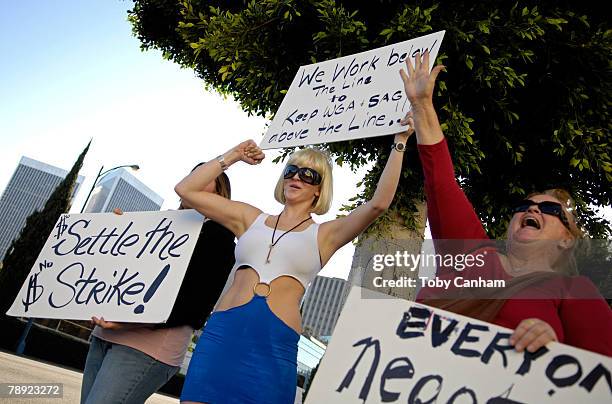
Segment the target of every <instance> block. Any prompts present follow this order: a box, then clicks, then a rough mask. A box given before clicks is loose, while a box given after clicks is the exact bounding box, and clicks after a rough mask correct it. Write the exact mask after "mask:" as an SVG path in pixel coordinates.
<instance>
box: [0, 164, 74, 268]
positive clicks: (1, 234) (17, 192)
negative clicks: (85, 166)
mask: <svg viewBox="0 0 612 404" xmlns="http://www.w3.org/2000/svg"><path fill="white" fill-rule="evenodd" d="M67 174H68V171H66V170H62V169H61V168H58V167H55V166H52V165H49V164H46V163H43V162H41V161H37V160H34V159H31V158H28V157H22V158H21V160H20V161H19V164H18V165H17V168H16V169H15V172H14V173H13V176H12V177H11V179H10V181H9V183H8V185H7V186H6V189H5V190H4V193H3V194H2V197H0V261H1V260H3V259H4V256H5V254H6V253H7V250H8V248H9V246H10V244H11V242H12V241H13V239H14V238H15V237H17V236H18V235H19V232H20V231H21V229H22V228H23V226H24V225H25V223H26V219H27V218H28V216H30V215H31V214H32V213H34V211H35V210H41V209H42V208H43V207H44V206H45V203H46V202H47V200H48V199H49V197H50V196H51V194H52V193H53V191H54V190H55V188H56V187H57V186H58V185H59V183H60V182H61V181H62V180H63V179H64V178H65V177H66V175H67ZM83 179H84V177H83V176H81V175H79V177H78V178H77V181H76V185H75V187H74V191H73V194H72V198H73V199H74V196H75V195H76V193H77V191H78V189H79V187H80V185H81V184H82V183H83Z"/></svg>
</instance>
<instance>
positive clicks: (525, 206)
mask: <svg viewBox="0 0 612 404" xmlns="http://www.w3.org/2000/svg"><path fill="white" fill-rule="evenodd" d="M534 205H535V206H537V207H538V209H539V210H540V212H542V213H544V214H545V215H551V216H556V217H558V218H559V220H561V223H563V225H564V226H565V227H567V228H568V229H569V228H570V224H569V221H568V220H567V216H566V215H565V212H564V211H563V207H562V206H561V204H560V203H557V202H551V201H543V202H534V201H532V200H530V199H525V200H524V201H520V202H517V203H516V204H514V206H513V207H512V212H513V213H518V212H527V210H529V208H530V207H532V206H534Z"/></svg>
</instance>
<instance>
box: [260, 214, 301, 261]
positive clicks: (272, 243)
mask: <svg viewBox="0 0 612 404" xmlns="http://www.w3.org/2000/svg"><path fill="white" fill-rule="evenodd" d="M283 212H284V211H281V213H279V214H278V216H277V217H276V224H275V225H274V231H273V232H272V241H271V242H270V246H269V249H268V255H267V256H266V264H269V263H270V254H271V253H272V248H274V246H275V245H276V243H278V241H279V240H280V239H281V238H283V236H284V235H285V234H287V233H289V232H291V231H293V230H295V229H297V228H298V227H299V226H300V225H302V224H303V223H306V222H307V221H309V220H310V219H312V217H310V216H308V217H307V218H306V219H304V220H302V221H301V222H299V223H298V224H296V225H295V226H293V227H292V228H290V229H289V230H287V231H286V232H284V233H283V234H281V235H280V236H279V237H278V238H277V239H276V241H274V236H275V235H276V228H277V227H278V221H279V220H280V217H281V215H282V214H283Z"/></svg>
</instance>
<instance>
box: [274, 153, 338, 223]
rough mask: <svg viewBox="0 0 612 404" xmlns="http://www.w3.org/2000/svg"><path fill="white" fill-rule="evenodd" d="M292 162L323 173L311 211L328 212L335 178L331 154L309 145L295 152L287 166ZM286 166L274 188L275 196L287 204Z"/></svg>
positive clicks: (315, 212) (319, 213)
mask: <svg viewBox="0 0 612 404" xmlns="http://www.w3.org/2000/svg"><path fill="white" fill-rule="evenodd" d="M290 164H295V165H296V166H298V167H308V168H312V169H313V170H316V171H317V172H318V173H319V174H321V177H322V181H321V184H320V185H319V194H320V195H319V197H316V198H315V199H314V201H313V202H312V208H311V210H310V211H311V212H312V213H314V214H317V215H323V214H325V213H327V211H328V210H329V208H330V206H331V201H332V197H333V192H334V189H333V179H332V165H331V161H330V159H329V156H328V155H327V154H326V153H325V152H323V151H322V150H320V149H317V148H313V147H309V148H306V149H301V150H297V151H295V152H293V153H292V154H291V156H290V157H289V160H288V161H287V164H286V165H285V167H287V166H288V165H290ZM285 167H283V171H282V172H281V175H280V177H279V179H278V182H277V183H276V188H274V198H275V199H276V200H277V201H278V202H280V203H282V204H283V205H284V204H285V202H286V200H285V192H284V186H283V185H284V184H283V181H284V178H283V173H284V172H285Z"/></svg>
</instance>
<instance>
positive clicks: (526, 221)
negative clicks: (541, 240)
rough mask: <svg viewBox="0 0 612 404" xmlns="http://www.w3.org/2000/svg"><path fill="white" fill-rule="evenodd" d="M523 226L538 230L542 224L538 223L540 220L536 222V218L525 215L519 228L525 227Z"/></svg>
mask: <svg viewBox="0 0 612 404" xmlns="http://www.w3.org/2000/svg"><path fill="white" fill-rule="evenodd" d="M525 227H532V228H534V229H537V230H540V228H541V227H542V226H541V225H540V222H538V220H537V219H536V218H534V217H533V216H527V217H524V218H523V220H522V221H521V228H525Z"/></svg>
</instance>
